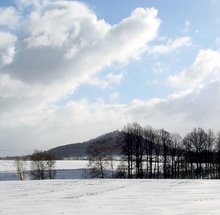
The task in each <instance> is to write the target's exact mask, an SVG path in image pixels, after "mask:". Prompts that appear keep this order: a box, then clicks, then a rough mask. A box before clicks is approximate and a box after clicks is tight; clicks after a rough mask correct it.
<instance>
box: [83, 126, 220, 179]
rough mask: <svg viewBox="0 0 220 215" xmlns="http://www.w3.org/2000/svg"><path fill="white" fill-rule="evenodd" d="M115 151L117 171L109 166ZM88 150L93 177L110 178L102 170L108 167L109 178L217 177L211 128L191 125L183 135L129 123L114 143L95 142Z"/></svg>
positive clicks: (217, 143) (219, 144) (219, 137)
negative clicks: (117, 155) (109, 171)
mask: <svg viewBox="0 0 220 215" xmlns="http://www.w3.org/2000/svg"><path fill="white" fill-rule="evenodd" d="M115 151H117V152H119V156H120V160H121V164H120V165H119V166H118V167H117V170H115V169H114V170H113V166H112V165H113V162H112V160H113V156H114V154H115ZM87 152H88V159H89V161H90V165H89V166H90V169H91V173H92V176H93V177H101V178H104V177H109V175H105V173H107V171H106V170H107V169H109V167H111V168H110V169H111V177H120V178H157V179H160V178H163V179H167V178H171V179H172V178H173V179H199V178H206V179H214V178H215V179H217V178H220V133H218V134H215V133H214V132H213V131H212V130H211V129H209V130H207V131H205V130H204V129H202V128H194V129H193V130H192V131H191V132H190V133H188V134H186V136H185V137H184V138H182V137H181V136H180V135H179V134H171V133H169V132H168V131H165V130H164V129H159V130H156V129H153V128H151V127H147V128H143V127H141V126H140V125H139V124H137V123H132V124H128V125H126V126H125V127H124V128H123V130H122V132H121V135H120V136H119V137H118V140H117V144H115V145H109V144H108V147H106V144H103V142H102V141H100V142H96V143H95V144H93V145H91V146H89V147H88V150H87ZM113 173H114V174H113ZM113 175H114V176H113Z"/></svg>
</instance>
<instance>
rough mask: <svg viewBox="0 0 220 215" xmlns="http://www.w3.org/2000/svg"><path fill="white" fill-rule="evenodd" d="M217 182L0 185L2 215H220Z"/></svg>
mask: <svg viewBox="0 0 220 215" xmlns="http://www.w3.org/2000/svg"><path fill="white" fill-rule="evenodd" d="M219 202H220V181H218V180H126V179H121V180H110V179H109V180H82V179H81V180H51V181H49V180H47V181H23V182H21V181H7V182H6V181H3V182H0V214H4V215H15V214H16V215H27V214H28V215H29V214H31V215H32V214H33V215H35V214H37V215H39V214H40V215H44V214H52V215H56V214H67V215H74V214H83V215H86V214H89V215H90V214H95V215H98V214H104V215H110V214H111V215H112V214H117V215H118V214H126V215H136V214H138V215H149V214H152V215H162V214H166V215H180V214H182V215H183V214H187V215H190V214H193V215H196V214H199V215H209V214H214V215H218V214H220V204H219Z"/></svg>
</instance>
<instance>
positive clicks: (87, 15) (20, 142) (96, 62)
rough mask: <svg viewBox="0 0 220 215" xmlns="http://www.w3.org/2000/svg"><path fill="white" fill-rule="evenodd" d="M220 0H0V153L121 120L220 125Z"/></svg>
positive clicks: (95, 131)
mask: <svg viewBox="0 0 220 215" xmlns="http://www.w3.org/2000/svg"><path fill="white" fill-rule="evenodd" d="M219 11H220V0H195V1H190V0H186V1H175V0H126V1H125V0H121V1H118V0H111V1H103V0H82V1H71V0H6V1H0V156H5V155H20V154H28V153H31V152H33V150H35V149H39V150H47V149H50V148H52V147H56V146H60V145H65V144H69V143H76V142H81V141H86V140H89V139H91V138H94V137H96V136H99V135H102V134H104V133H107V132H111V131H113V130H116V129H118V130H121V129H122V128H123V126H124V125H126V124H127V123H131V122H138V123H139V124H140V125H141V126H143V127H144V126H148V125H150V126H152V127H154V128H156V129H158V128H164V129H166V130H168V131H169V132H171V133H175V132H177V133H179V134H181V135H185V134H186V133H188V132H190V131H191V130H192V128H194V127H202V128H204V129H209V128H211V129H213V130H214V131H215V132H218V131H220V124H219V119H220V13H219Z"/></svg>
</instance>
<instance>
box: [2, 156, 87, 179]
mask: <svg viewBox="0 0 220 215" xmlns="http://www.w3.org/2000/svg"><path fill="white" fill-rule="evenodd" d="M87 165H88V161H87V160H60V161H57V162H56V167H55V169H56V171H57V174H56V178H57V179H80V178H82V177H83V171H84V170H85V169H86V168H87ZM26 169H27V170H30V161H27V167H26ZM5 180H16V165H15V161H13V160H0V181H5Z"/></svg>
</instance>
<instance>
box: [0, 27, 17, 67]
mask: <svg viewBox="0 0 220 215" xmlns="http://www.w3.org/2000/svg"><path fill="white" fill-rule="evenodd" d="M16 40H17V39H16V36H14V35H13V34H11V33H7V32H2V31H0V68H1V67H3V66H5V65H8V64H10V63H11V62H12V61H13V58H14V55H15V42H16Z"/></svg>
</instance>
